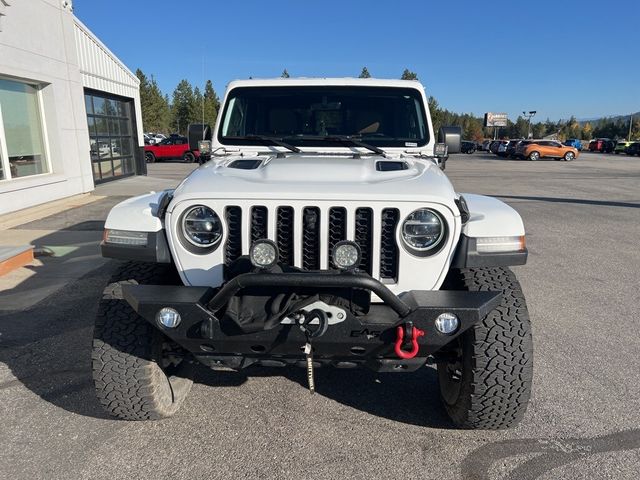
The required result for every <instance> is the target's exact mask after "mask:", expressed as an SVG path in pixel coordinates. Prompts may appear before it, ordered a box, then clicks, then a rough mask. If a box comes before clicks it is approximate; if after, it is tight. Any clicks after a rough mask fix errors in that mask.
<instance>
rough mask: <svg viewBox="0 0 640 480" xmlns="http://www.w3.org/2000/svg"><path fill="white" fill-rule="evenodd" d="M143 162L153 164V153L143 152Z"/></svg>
mask: <svg viewBox="0 0 640 480" xmlns="http://www.w3.org/2000/svg"><path fill="white" fill-rule="evenodd" d="M144 160H145V162H147V163H155V162H156V156H155V155H154V154H153V152H144Z"/></svg>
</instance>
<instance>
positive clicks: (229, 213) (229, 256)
mask: <svg viewBox="0 0 640 480" xmlns="http://www.w3.org/2000/svg"><path fill="white" fill-rule="evenodd" d="M225 220H226V223H227V242H226V243H225V245H224V264H225V265H229V264H230V263H231V262H233V261H234V260H235V259H237V258H238V257H239V256H240V255H242V209H241V208H240V207H227V208H226V209H225Z"/></svg>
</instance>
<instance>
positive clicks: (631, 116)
mask: <svg viewBox="0 0 640 480" xmlns="http://www.w3.org/2000/svg"><path fill="white" fill-rule="evenodd" d="M631 125H633V115H629V137H628V138H627V142H630V141H631Z"/></svg>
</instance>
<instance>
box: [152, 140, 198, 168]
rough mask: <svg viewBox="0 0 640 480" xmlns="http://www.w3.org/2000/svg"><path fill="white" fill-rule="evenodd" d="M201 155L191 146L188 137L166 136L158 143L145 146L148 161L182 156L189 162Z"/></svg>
mask: <svg viewBox="0 0 640 480" xmlns="http://www.w3.org/2000/svg"><path fill="white" fill-rule="evenodd" d="M199 156H200V152H199V151H198V150H191V149H190V148H189V140H188V139H187V137H180V136H176V135H174V136H171V137H169V138H165V139H164V140H162V141H161V142H160V143H158V144H156V145H145V146H144V159H145V160H146V161H147V163H153V162H155V161H156V160H167V159H169V158H181V159H182V160H184V161H185V162H187V163H193V162H195V161H196V159H198V157H199Z"/></svg>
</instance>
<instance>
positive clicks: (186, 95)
mask: <svg viewBox="0 0 640 480" xmlns="http://www.w3.org/2000/svg"><path fill="white" fill-rule="evenodd" d="M197 108H198V107H197V104H196V103H195V97H194V95H193V88H192V87H191V84H190V83H189V82H188V81H187V80H180V83H178V86H176V89H175V90H174V91H173V101H172V102H171V113H172V119H171V128H173V130H174V131H175V132H177V133H178V134H180V135H184V134H185V133H186V132H187V126H188V125H189V123H191V122H192V120H194V116H195V115H196V114H195V112H197ZM196 118H197V117H196Z"/></svg>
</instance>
